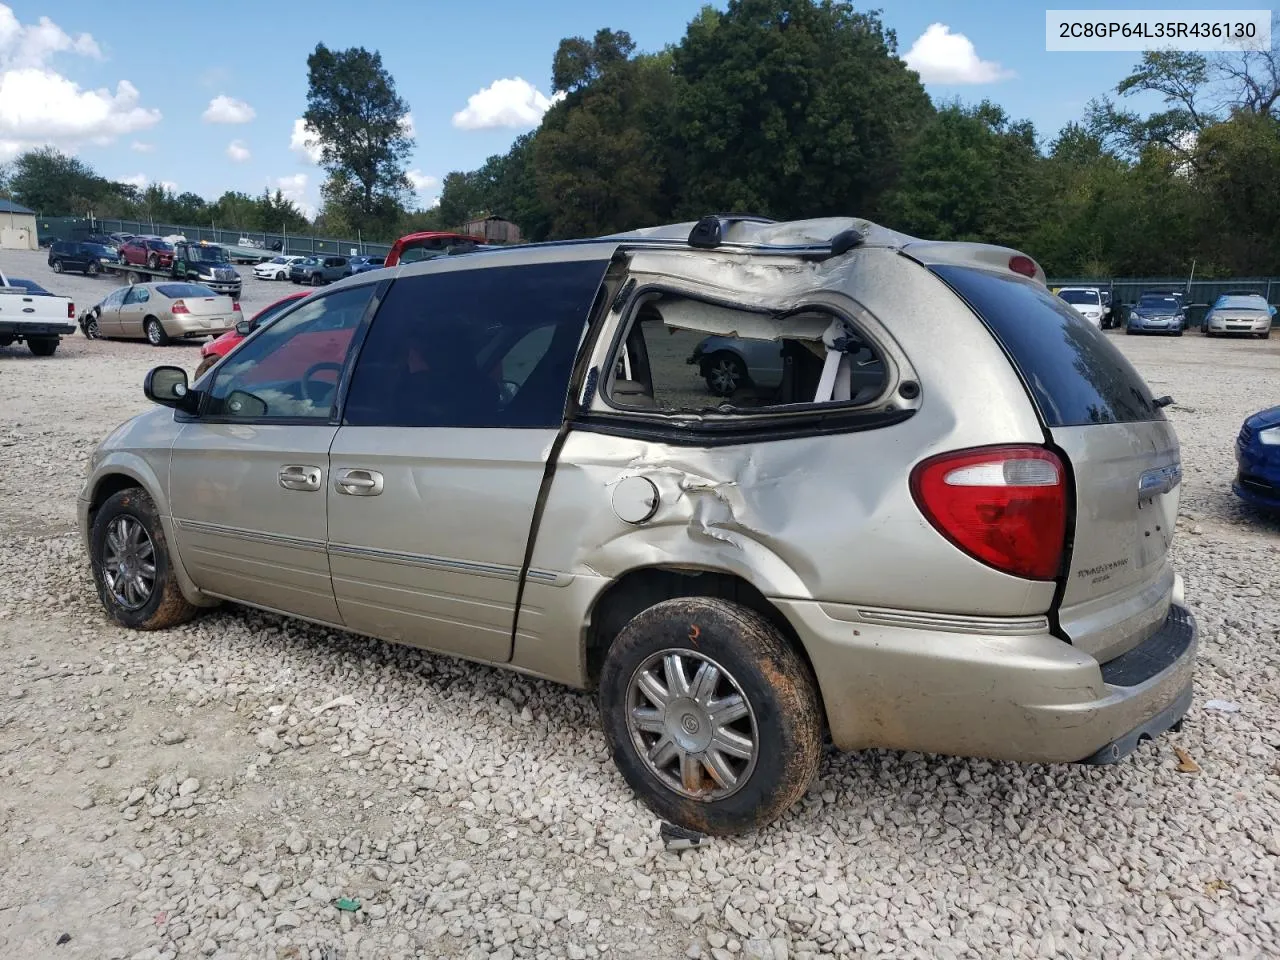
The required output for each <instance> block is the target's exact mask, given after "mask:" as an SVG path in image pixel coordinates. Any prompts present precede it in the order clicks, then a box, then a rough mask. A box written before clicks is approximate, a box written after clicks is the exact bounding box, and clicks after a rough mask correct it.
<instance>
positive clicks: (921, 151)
mask: <svg viewBox="0 0 1280 960" xmlns="http://www.w3.org/2000/svg"><path fill="white" fill-rule="evenodd" d="M1040 163H1041V157H1040V153H1039V150H1038V148H1037V145H1036V134H1035V128H1034V127H1032V126H1031V124H1030V123H1026V122H1021V123H1014V122H1011V121H1010V120H1009V118H1008V116H1007V115H1006V114H1005V112H1004V111H1003V110H1002V109H1001V108H1000V107H998V106H996V105H995V104H992V103H990V102H987V101H984V102H983V103H981V104H980V105H978V106H976V107H963V106H961V105H959V104H952V105H950V106H948V107H945V108H943V109H942V110H940V111H938V114H937V116H936V117H934V118H933V119H932V120H931V121H929V123H928V124H927V126H926V127H925V129H924V131H923V132H922V133H921V134H920V135H919V136H918V137H917V138H916V141H915V144H914V146H913V148H912V150H911V153H910V155H909V157H908V158H907V159H906V161H905V164H904V167H903V170H902V173H901V176H900V178H899V180H898V183H897V186H896V187H895V188H894V190H893V191H892V193H891V195H890V196H889V198H888V200H887V203H886V206H887V211H888V213H889V218H888V219H890V220H891V221H892V222H893V225H894V226H895V227H899V228H900V229H902V230H904V231H906V232H908V233H914V234H918V235H919V236H923V237H929V238H931V239H937V240H969V241H977V242H983V243H1002V244H1010V245H1013V246H1021V245H1025V244H1026V242H1027V241H1028V240H1029V238H1030V234H1031V232H1032V229H1033V227H1034V226H1035V225H1036V224H1037V223H1039V222H1040V221H1041V220H1042V219H1043V212H1044V211H1043V199H1042V196H1041V194H1040V191H1039V190H1038V181H1039V168H1040Z"/></svg>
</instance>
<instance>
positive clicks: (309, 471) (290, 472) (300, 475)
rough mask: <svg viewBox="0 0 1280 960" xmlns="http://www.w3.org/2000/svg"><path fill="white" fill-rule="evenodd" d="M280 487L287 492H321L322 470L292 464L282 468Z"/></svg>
mask: <svg viewBox="0 0 1280 960" xmlns="http://www.w3.org/2000/svg"><path fill="white" fill-rule="evenodd" d="M278 476H279V479H280V486H282V487H284V488H285V489H286V490H319V489H320V468H319V467H309V466H306V465H305V464H298V463H291V464H286V465H285V466H283V467H281V468H280V473H279V475H278Z"/></svg>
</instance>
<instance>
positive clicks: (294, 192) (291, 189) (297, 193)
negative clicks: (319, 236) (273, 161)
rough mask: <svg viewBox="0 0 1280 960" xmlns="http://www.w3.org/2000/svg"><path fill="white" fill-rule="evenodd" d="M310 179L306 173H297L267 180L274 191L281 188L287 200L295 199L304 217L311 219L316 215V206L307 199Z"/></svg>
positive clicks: (295, 203) (294, 201)
mask: <svg viewBox="0 0 1280 960" xmlns="http://www.w3.org/2000/svg"><path fill="white" fill-rule="evenodd" d="M309 179H310V178H309V177H308V176H307V175H306V174H305V173H295V174H292V175H290V176H287V177H274V178H272V179H270V180H268V181H267V186H268V188H269V189H271V190H272V191H273V192H274V191H276V190H279V191H280V193H281V195H282V196H283V197H284V198H285V199H286V200H291V201H293V203H294V205H295V206H296V207H297V208H298V209H299V210H301V211H302V215H303V216H304V217H307V218H308V219H311V218H313V217H315V215H316V207H315V204H313V203H312V202H311V201H310V200H308V199H307V183H308V181H309Z"/></svg>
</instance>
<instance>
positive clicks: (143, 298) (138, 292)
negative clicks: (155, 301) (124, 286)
mask: <svg viewBox="0 0 1280 960" xmlns="http://www.w3.org/2000/svg"><path fill="white" fill-rule="evenodd" d="M150 299H151V294H150V293H149V292H148V290H147V288H146V287H130V288H129V295H128V296H127V297H125V301H124V302H125V303H146V302H147V301H148V300H150Z"/></svg>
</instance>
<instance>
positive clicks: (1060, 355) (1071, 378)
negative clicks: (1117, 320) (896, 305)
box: [932, 266, 1164, 427]
mask: <svg viewBox="0 0 1280 960" xmlns="http://www.w3.org/2000/svg"><path fill="white" fill-rule="evenodd" d="M932 269H933V271H934V273H936V274H937V275H938V276H940V277H941V278H942V279H943V280H945V281H946V282H947V283H948V284H949V285H950V286H951V287H952V289H954V290H955V291H956V292H957V293H959V294H960V296H961V297H963V298H964V299H965V300H966V301H967V302H968V304H969V306H970V307H972V308H973V310H974V311H975V312H976V313H977V314H978V316H980V317H981V318H982V319H983V321H985V323H986V325H987V327H988V329H990V330H991V332H992V334H993V335H994V336H995V338H996V340H998V341H999V342H1000V344H1001V346H1003V347H1004V349H1005V350H1006V352H1008V354H1009V355H1010V357H1011V358H1012V360H1013V363H1014V366H1015V367H1016V368H1017V370H1018V372H1019V373H1020V374H1021V375H1022V379H1023V381H1024V382H1025V383H1026V385H1027V390H1028V391H1029V392H1030V394H1031V396H1032V398H1033V399H1034V401H1035V404H1036V407H1037V408H1038V409H1039V411H1040V416H1041V418H1042V419H1043V420H1044V422H1045V424H1046V425H1048V426H1050V427H1071V426H1079V425H1082V424H1090V423H1132V422H1135V421H1140V420H1163V419H1164V412H1163V411H1162V410H1160V409H1159V408H1158V407H1156V406H1155V405H1154V404H1153V403H1152V402H1151V391H1150V390H1149V389H1148V388H1147V385H1146V383H1145V382H1144V381H1143V379H1142V377H1140V376H1139V375H1138V371H1136V370H1135V369H1134V368H1133V367H1132V365H1130V363H1129V361H1128V360H1126V359H1125V358H1124V355H1123V354H1121V353H1120V351H1119V350H1117V349H1116V348H1115V347H1114V346H1113V345H1112V344H1111V342H1110V341H1109V340H1108V339H1107V337H1106V335H1105V334H1103V333H1102V331H1101V330H1098V329H1097V328H1096V327H1094V326H1093V325H1092V324H1090V323H1087V322H1086V321H1084V320H1083V319H1082V318H1081V317H1080V315H1079V314H1078V313H1076V312H1075V310H1073V309H1072V308H1071V307H1069V306H1067V305H1066V304H1065V303H1063V302H1062V301H1061V300H1060V299H1058V298H1057V297H1055V296H1053V295H1052V294H1050V293H1049V292H1048V291H1047V290H1045V289H1044V288H1043V287H1041V286H1040V285H1039V284H1036V283H1033V282H1032V281H1030V280H1024V279H1022V278H1020V277H1011V276H1009V277H1006V276H1000V275H997V274H993V273H987V272H986V271H982V270H974V269H972V268H970V267H956V266H935V267H933V268H932Z"/></svg>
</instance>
